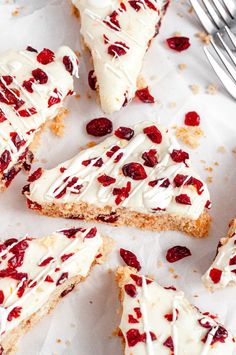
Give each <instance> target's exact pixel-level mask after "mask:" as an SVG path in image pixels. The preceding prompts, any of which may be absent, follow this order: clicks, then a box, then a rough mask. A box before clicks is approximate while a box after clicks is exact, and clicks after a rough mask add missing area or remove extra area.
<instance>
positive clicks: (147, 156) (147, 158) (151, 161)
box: [142, 149, 158, 168]
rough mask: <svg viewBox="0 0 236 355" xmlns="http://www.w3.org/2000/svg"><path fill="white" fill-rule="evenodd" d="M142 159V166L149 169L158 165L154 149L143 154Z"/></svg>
mask: <svg viewBox="0 0 236 355" xmlns="http://www.w3.org/2000/svg"><path fill="white" fill-rule="evenodd" d="M142 158H143V160H144V165H145V166H148V167H150V168H153V167H154V166H156V165H157V163H158V159H157V151H156V149H150V150H149V151H148V152H144V153H143V155H142Z"/></svg>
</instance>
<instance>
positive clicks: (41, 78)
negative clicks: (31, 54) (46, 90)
mask: <svg viewBox="0 0 236 355" xmlns="http://www.w3.org/2000/svg"><path fill="white" fill-rule="evenodd" d="M32 75H33V77H34V79H35V80H36V81H37V82H38V84H46V83H47V82H48V76H47V74H46V73H45V71H43V70H42V69H40V68H37V69H34V70H33V71H32ZM31 90H32V85H31Z"/></svg>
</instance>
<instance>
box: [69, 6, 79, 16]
mask: <svg viewBox="0 0 236 355" xmlns="http://www.w3.org/2000/svg"><path fill="white" fill-rule="evenodd" d="M71 15H74V16H75V17H77V18H80V14H79V10H78V9H77V8H76V7H75V6H74V5H72V7H71Z"/></svg>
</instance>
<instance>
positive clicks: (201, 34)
mask: <svg viewBox="0 0 236 355" xmlns="http://www.w3.org/2000/svg"><path fill="white" fill-rule="evenodd" d="M196 37H197V38H198V39H200V41H201V42H203V43H204V44H209V43H210V42H211V35H209V34H208V33H206V32H204V31H201V32H197V33H196Z"/></svg>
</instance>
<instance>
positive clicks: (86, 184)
mask: <svg viewBox="0 0 236 355" xmlns="http://www.w3.org/2000/svg"><path fill="white" fill-rule="evenodd" d="M28 181H29V183H30V184H29V185H26V186H25V187H24V190H23V191H24V194H25V196H26V198H27V204H28V207H29V208H31V209H33V210H36V211H38V212H40V213H42V214H46V215H48V216H57V217H58V216H59V217H64V218H75V219H83V220H86V221H98V222H104V223H110V224H111V225H114V226H122V225H128V226H133V227H137V228H141V229H149V230H153V231H162V230H179V231H182V232H185V233H187V234H189V235H192V236H195V237H204V236H206V235H207V234H208V230H209V225H210V220H211V219H210V216H209V215H208V212H207V208H209V207H210V196H209V192H208V188H207V185H206V184H205V183H204V182H203V181H202V179H201V178H200V177H199V175H198V174H197V172H196V171H195V170H194V168H193V166H192V164H191V161H190V158H189V154H188V153H187V152H185V151H183V150H182V149H181V148H180V146H179V145H178V143H177V142H176V140H175V138H174V137H173V136H172V135H171V134H170V133H169V131H168V130H167V129H166V128H165V127H163V126H161V125H157V124H156V123H154V122H148V121H147V122H141V123H138V124H137V125H135V126H134V127H132V128H131V127H120V128H118V129H117V130H116V131H115V132H114V133H113V135H111V136H110V137H109V138H107V139H106V140H104V142H101V143H99V144H98V145H96V146H94V147H92V148H89V149H86V150H83V151H81V152H79V153H78V154H77V155H76V156H74V158H72V159H70V160H68V161H66V162H64V163H61V164H60V165H58V166H57V167H55V168H53V169H51V170H44V169H42V168H38V169H37V170H36V171H35V172H34V173H33V174H32V175H31V176H30V177H29V179H28Z"/></svg>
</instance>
